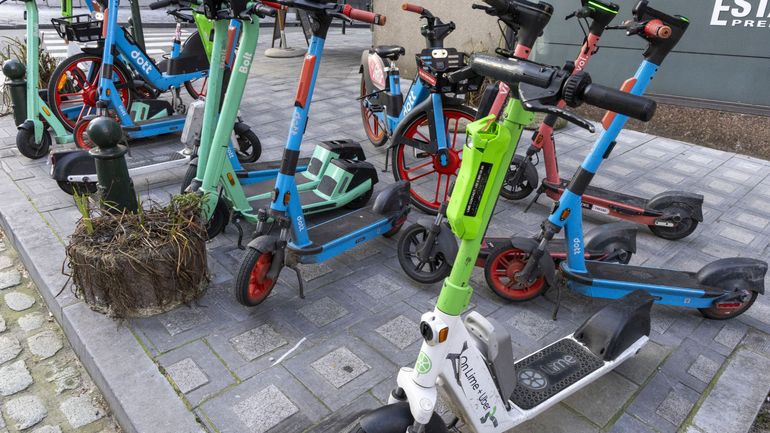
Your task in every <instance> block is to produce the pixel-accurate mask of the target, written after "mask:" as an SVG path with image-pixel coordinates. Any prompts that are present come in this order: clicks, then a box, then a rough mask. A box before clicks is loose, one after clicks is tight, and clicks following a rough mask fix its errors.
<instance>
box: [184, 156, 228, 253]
mask: <svg viewBox="0 0 770 433" xmlns="http://www.w3.org/2000/svg"><path fill="white" fill-rule="evenodd" d="M191 167H192V166H191ZM188 170H189V169H188ZM228 221H230V209H228V207H227V204H225V202H224V201H223V200H222V199H219V200H217V205H216V207H214V213H212V214H211V217H210V218H209V220H208V222H207V223H206V235H207V236H208V237H209V240H211V239H214V238H215V237H216V236H217V235H218V234H220V233H222V232H223V231H225V226H227V223H228Z"/></svg>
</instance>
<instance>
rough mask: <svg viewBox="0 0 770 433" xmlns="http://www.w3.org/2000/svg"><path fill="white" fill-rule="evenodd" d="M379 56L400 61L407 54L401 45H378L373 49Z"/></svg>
mask: <svg viewBox="0 0 770 433" xmlns="http://www.w3.org/2000/svg"><path fill="white" fill-rule="evenodd" d="M372 49H373V50H374V52H375V53H377V55H378V56H380V57H382V58H383V59H391V60H394V61H395V60H398V58H399V57H400V56H403V55H404V53H406V50H405V49H404V47H402V46H399V45H378V46H376V47H373V48H372Z"/></svg>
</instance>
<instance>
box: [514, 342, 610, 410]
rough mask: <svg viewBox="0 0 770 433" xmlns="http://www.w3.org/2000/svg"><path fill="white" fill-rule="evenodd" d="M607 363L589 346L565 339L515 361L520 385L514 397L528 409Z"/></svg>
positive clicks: (515, 400)
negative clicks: (589, 348)
mask: <svg viewBox="0 0 770 433" xmlns="http://www.w3.org/2000/svg"><path fill="white" fill-rule="evenodd" d="M603 366H604V361H602V360H601V359H600V358H598V357H597V356H596V355H594V354H593V353H592V352H591V351H590V350H588V348H587V347H585V346H583V345H582V344H580V343H578V342H577V341H575V340H573V339H572V338H569V337H567V338H563V339H561V340H559V341H557V342H556V343H554V344H552V345H550V346H547V347H545V348H543V349H541V350H540V351H538V352H535V353H533V354H532V355H530V356H528V357H526V358H524V359H521V360H520V361H519V362H517V363H516V364H514V369H515V371H516V387H515V388H514V390H513V393H512V394H511V397H510V400H511V402H513V403H514V404H515V405H516V406H518V407H520V408H522V409H525V410H528V409H532V408H534V407H537V406H540V405H541V404H543V403H544V402H546V401H548V400H549V399H550V398H552V397H554V396H555V395H557V394H559V393H560V392H561V391H563V390H564V389H566V388H568V387H569V386H572V385H574V384H575V383H577V382H578V381H580V380H582V379H583V378H585V377H586V376H588V375H590V374H591V373H593V372H595V371H596V370H598V369H600V368H601V367H603Z"/></svg>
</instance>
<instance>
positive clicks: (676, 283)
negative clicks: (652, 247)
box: [585, 261, 721, 293]
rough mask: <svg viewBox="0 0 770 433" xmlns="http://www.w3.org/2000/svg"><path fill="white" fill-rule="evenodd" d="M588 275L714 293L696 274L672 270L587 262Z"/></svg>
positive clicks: (588, 276) (603, 278)
mask: <svg viewBox="0 0 770 433" xmlns="http://www.w3.org/2000/svg"><path fill="white" fill-rule="evenodd" d="M586 269H587V270H588V274H587V275H585V277H587V278H591V279H601V280H612V281H623V282H628V283H636V284H650V285H656V286H668V287H682V288H688V289H701V290H704V291H706V292H709V291H712V290H713V289H710V288H709V287H707V286H704V285H702V284H701V283H700V282H699V281H698V277H697V275H696V274H695V272H686V271H675V270H671V269H659V268H649V267H644V266H630V265H622V264H616V263H607V262H596V261H588V262H586ZM717 293H721V292H717Z"/></svg>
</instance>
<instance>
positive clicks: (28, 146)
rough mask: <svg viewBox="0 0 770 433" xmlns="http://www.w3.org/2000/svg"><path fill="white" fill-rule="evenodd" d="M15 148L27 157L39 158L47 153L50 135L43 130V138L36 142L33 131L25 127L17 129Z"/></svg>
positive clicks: (49, 145)
mask: <svg viewBox="0 0 770 433" xmlns="http://www.w3.org/2000/svg"><path fill="white" fill-rule="evenodd" d="M16 148H17V149H19V153H21V154H22V155H24V156H26V157H27V158H29V159H40V158H42V157H44V156H46V155H48V151H49V150H50V149H51V136H50V135H49V134H48V131H43V138H42V139H40V143H37V142H35V133H34V132H33V131H30V130H29V129H26V128H22V129H19V131H18V132H17V133H16Z"/></svg>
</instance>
